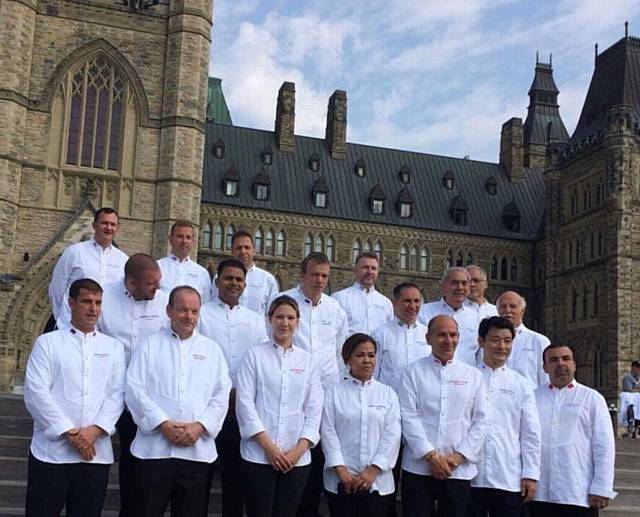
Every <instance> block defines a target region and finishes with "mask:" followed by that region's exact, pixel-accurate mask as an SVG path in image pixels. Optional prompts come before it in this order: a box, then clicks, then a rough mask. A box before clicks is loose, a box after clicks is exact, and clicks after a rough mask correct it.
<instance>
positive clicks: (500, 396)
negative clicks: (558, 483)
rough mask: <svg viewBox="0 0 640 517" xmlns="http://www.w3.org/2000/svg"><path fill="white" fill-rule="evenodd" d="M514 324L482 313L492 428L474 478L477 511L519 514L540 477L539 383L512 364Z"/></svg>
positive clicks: (478, 515)
mask: <svg viewBox="0 0 640 517" xmlns="http://www.w3.org/2000/svg"><path fill="white" fill-rule="evenodd" d="M514 334H515V333H514V329H513V325H512V323H511V322H510V321H509V320H507V319H506V318H501V317H499V316H492V317H490V318H486V319H483V320H482V321H481V322H480V327H479V329H478V343H479V344H480V348H482V350H483V363H482V365H480V366H479V369H480V372H481V373H482V377H483V379H484V384H485V387H486V389H487V394H488V402H489V406H490V411H489V422H490V425H489V431H488V433H487V438H486V440H485V443H484V445H483V446H482V450H481V452H480V455H479V458H480V459H479V461H478V463H477V467H478V474H477V475H476V477H475V478H474V479H473V480H472V481H471V487H472V488H471V511H472V515H473V516H474V517H486V516H487V515H488V516H489V517H520V515H521V514H522V504H523V503H528V502H529V501H531V500H532V499H533V496H534V495H535V492H536V482H537V480H538V478H539V477H540V421H539V420H538V409H537V406H536V400H535V396H534V393H533V390H534V386H533V384H531V383H530V382H529V381H528V380H527V379H525V378H524V377H522V375H520V374H519V373H517V372H515V371H514V370H512V369H511V368H509V367H508V366H507V358H508V357H509V354H510V352H511V345H512V342H513V336H514Z"/></svg>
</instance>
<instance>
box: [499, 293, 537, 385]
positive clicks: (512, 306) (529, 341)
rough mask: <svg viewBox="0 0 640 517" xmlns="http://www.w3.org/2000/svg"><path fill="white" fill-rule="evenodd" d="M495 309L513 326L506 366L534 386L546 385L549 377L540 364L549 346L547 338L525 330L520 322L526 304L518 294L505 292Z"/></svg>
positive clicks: (527, 329)
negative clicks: (511, 342)
mask: <svg viewBox="0 0 640 517" xmlns="http://www.w3.org/2000/svg"><path fill="white" fill-rule="evenodd" d="M497 307H498V313H499V314H500V316H502V317H503V318H506V319H508V320H509V321H510V322H511V323H512V324H513V328H514V329H515V333H516V334H515V338H514V340H513V344H512V349H511V355H510V356H509V359H508V361H507V365H508V366H509V368H511V369H512V370H515V371H516V372H518V373H519V374H520V375H522V376H523V377H524V378H525V379H529V381H531V382H532V383H533V385H534V386H543V385H546V384H548V383H549V377H547V374H546V373H545V372H544V367H543V364H542V351H543V350H544V349H545V347H546V346H548V345H549V338H547V337H546V336H543V335H542V334H539V333H538V332H534V331H533V330H531V329H529V328H527V327H526V326H525V325H524V323H523V322H522V320H523V318H524V313H525V310H526V308H527V302H526V301H525V299H524V298H523V297H522V296H520V295H519V294H518V293H516V292H514V291H507V292H505V293H502V294H501V295H500V296H499V297H498V300H497Z"/></svg>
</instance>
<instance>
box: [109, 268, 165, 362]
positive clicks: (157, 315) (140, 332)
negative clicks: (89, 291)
mask: <svg viewBox="0 0 640 517" xmlns="http://www.w3.org/2000/svg"><path fill="white" fill-rule="evenodd" d="M168 302H169V296H168V295H167V294H165V293H164V292H163V291H161V290H160V289H158V290H157V291H156V294H155V297H154V298H153V300H136V299H135V298H134V297H133V295H132V294H131V293H130V292H129V291H128V290H127V288H126V287H125V285H124V281H123V280H120V281H118V282H114V283H112V284H109V285H107V286H106V287H105V288H104V294H103V296H102V313H101V314H100V320H99V321H98V328H99V329H100V331H101V332H103V333H104V334H106V335H107V336H111V337H114V338H116V339H117V340H118V341H120V342H121V343H122V344H123V345H124V352H125V355H126V359H127V365H128V364H129V362H130V361H131V356H132V353H133V351H134V350H135V348H136V346H137V345H138V342H140V341H141V340H142V339H144V338H146V337H149V336H151V335H152V334H155V333H156V332H158V331H159V330H160V329H161V328H163V327H166V328H168V327H169V318H168V316H167V303H168Z"/></svg>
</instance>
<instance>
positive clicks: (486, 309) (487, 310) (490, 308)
mask: <svg viewBox="0 0 640 517" xmlns="http://www.w3.org/2000/svg"><path fill="white" fill-rule="evenodd" d="M464 304H465V305H466V306H467V307H469V308H470V309H473V310H474V311H476V314H477V315H478V325H480V322H481V321H482V320H483V319H485V318H491V317H492V316H498V308H497V307H496V306H495V305H493V304H492V303H489V302H488V301H486V300H485V302H484V303H478V302H474V301H473V300H470V299H469V298H467V299H466V300H465V301H464Z"/></svg>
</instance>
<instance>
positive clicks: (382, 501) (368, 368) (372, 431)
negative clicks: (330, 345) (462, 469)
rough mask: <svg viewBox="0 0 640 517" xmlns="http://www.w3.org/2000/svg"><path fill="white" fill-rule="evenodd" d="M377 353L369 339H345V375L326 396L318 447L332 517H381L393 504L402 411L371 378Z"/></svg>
mask: <svg viewBox="0 0 640 517" xmlns="http://www.w3.org/2000/svg"><path fill="white" fill-rule="evenodd" d="M376 352H377V345H376V342H375V340H374V339H373V338H372V337H371V336H368V335H366V334H354V335H352V336H351V337H350V338H349V339H347V340H346V341H345V343H344V345H343V347H342V358H343V360H344V362H345V364H346V365H347V369H348V371H349V373H348V374H347V375H346V376H345V377H344V378H343V379H342V381H341V382H338V383H337V384H334V385H333V386H331V387H329V388H328V389H327V390H326V393H325V402H324V412H323V415H322V426H321V436H322V441H321V442H320V443H321V444H322V451H323V452H324V456H325V463H324V487H325V490H326V492H327V499H328V502H329V510H330V511H331V516H332V517H343V516H344V517H347V516H349V517H361V516H362V517H364V516H366V517H378V516H380V517H383V516H385V515H386V514H387V511H388V508H389V505H390V504H393V499H394V497H393V495H394V482H393V472H392V469H393V467H394V465H395V463H396V460H397V458H398V450H399V448H400V437H401V427H400V407H399V403H398V397H397V395H396V393H395V391H393V389H391V388H390V387H389V386H387V385H385V384H381V383H380V382H378V381H376V380H375V379H374V378H373V371H374V369H375V366H376Z"/></svg>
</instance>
